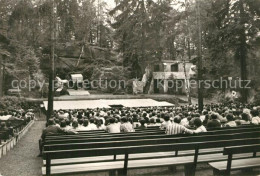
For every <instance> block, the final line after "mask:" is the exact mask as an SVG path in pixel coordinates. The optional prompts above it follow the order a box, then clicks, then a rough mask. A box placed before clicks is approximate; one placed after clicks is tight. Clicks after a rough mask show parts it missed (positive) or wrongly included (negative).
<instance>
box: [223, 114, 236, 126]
mask: <svg viewBox="0 0 260 176" xmlns="http://www.w3.org/2000/svg"><path fill="white" fill-rule="evenodd" d="M226 118H227V122H226V123H225V125H224V126H225V127H236V126H237V124H236V122H235V121H234V118H233V115H232V114H228V115H227V116H226Z"/></svg>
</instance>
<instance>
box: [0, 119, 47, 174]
mask: <svg viewBox="0 0 260 176" xmlns="http://www.w3.org/2000/svg"><path fill="white" fill-rule="evenodd" d="M44 125H45V122H44V121H35V123H34V124H33V125H32V126H31V128H30V129H29V130H28V132H27V133H26V134H25V135H24V136H23V137H22V139H21V140H20V141H19V142H18V144H17V145H16V146H15V147H14V148H13V149H12V150H11V151H9V152H8V153H7V155H6V156H3V157H2V158H1V159H0V173H1V174H2V175H3V176H18V175H19V176H39V175H41V166H42V159H41V158H40V157H37V155H38V154H39V147H38V140H39V137H40V136H41V132H42V129H43V128H44Z"/></svg>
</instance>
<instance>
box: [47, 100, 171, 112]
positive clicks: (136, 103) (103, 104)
mask: <svg viewBox="0 0 260 176" xmlns="http://www.w3.org/2000/svg"><path fill="white" fill-rule="evenodd" d="M43 103H44V107H45V109H46V110H47V109H48V101H44V102H43ZM120 105H121V106H124V107H150V106H152V107H156V106H164V107H166V106H174V104H171V103H168V102H166V101H155V100H153V99H112V100H109V99H100V100H78V101H76V100H75V101H54V102H53V109H54V110H59V109H88V108H89V109H94V108H111V107H112V106H120Z"/></svg>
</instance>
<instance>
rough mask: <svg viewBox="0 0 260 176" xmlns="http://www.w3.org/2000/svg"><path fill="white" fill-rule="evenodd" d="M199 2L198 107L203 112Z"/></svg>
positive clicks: (197, 4)
mask: <svg viewBox="0 0 260 176" xmlns="http://www.w3.org/2000/svg"><path fill="white" fill-rule="evenodd" d="M199 3H200V2H199V0H196V6H197V7H196V9H197V10H196V11H197V26H198V37H199V40H198V61H197V67H198V82H197V86H198V105H199V110H200V111H202V110H203V89H202V85H201V83H200V81H201V80H202V46H201V24H200V4H199Z"/></svg>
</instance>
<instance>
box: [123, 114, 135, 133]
mask: <svg viewBox="0 0 260 176" xmlns="http://www.w3.org/2000/svg"><path fill="white" fill-rule="evenodd" d="M120 131H121V132H122V133H128V132H134V131H135V130H134V128H133V125H132V124H131V123H130V122H129V121H128V120H127V118H125V117H123V118H122V119H121V125H120Z"/></svg>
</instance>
